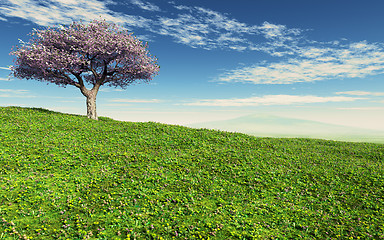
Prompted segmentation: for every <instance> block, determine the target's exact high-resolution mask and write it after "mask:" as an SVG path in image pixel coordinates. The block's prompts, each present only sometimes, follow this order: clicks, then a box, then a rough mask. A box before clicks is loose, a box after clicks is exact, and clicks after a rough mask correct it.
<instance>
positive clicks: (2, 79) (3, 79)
mask: <svg viewBox="0 0 384 240" xmlns="http://www.w3.org/2000/svg"><path fill="white" fill-rule="evenodd" d="M0 81H12V80H11V79H9V78H0Z"/></svg>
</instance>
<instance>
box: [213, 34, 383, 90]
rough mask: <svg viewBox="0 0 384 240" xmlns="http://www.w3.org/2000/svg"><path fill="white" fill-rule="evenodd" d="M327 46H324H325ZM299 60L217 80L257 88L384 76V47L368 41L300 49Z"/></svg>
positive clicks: (232, 72)
mask: <svg viewBox="0 0 384 240" xmlns="http://www.w3.org/2000/svg"><path fill="white" fill-rule="evenodd" d="M323 45H324V44H323ZM295 51H296V57H294V58H290V59H287V60H284V61H280V62H274V63H260V64H255V65H253V66H248V67H242V68H239V69H235V70H229V71H227V72H225V73H223V74H221V75H220V76H219V77H218V78H217V80H218V81H222V82H249V83H254V84H291V83H296V82H313V81H319V80H325V79H333V78H356V77H358V78H361V77H366V76H369V75H375V74H380V73H384V47H383V45H382V44H378V43H376V44H369V43H367V42H365V41H362V42H357V43H350V44H347V45H345V44H344V45H341V44H338V45H336V46H327V47H324V46H323V47H320V46H318V47H315V46H305V47H301V48H297V49H296V50H295Z"/></svg>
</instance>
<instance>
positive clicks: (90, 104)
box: [86, 91, 98, 120]
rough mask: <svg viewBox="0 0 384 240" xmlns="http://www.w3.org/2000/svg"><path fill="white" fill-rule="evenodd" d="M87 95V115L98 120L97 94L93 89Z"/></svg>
mask: <svg viewBox="0 0 384 240" xmlns="http://www.w3.org/2000/svg"><path fill="white" fill-rule="evenodd" d="M86 97H87V117H88V118H90V119H94V120H98V117H97V114H96V94H95V93H93V92H92V91H91V93H90V94H89V95H88V96H86Z"/></svg>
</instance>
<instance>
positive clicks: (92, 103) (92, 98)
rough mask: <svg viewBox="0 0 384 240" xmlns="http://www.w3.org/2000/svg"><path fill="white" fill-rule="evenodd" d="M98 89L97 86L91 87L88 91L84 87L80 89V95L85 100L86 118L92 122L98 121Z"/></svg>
mask: <svg viewBox="0 0 384 240" xmlns="http://www.w3.org/2000/svg"><path fill="white" fill-rule="evenodd" d="M99 87H100V85H99V84H96V85H95V86H93V88H92V89H91V90H88V89H87V88H86V87H85V86H84V85H83V86H81V87H80V91H81V93H82V94H83V95H84V96H85V97H86V98H87V101H86V103H87V117H88V118H90V119H94V120H98V117H97V114H96V95H97V92H98V91H99Z"/></svg>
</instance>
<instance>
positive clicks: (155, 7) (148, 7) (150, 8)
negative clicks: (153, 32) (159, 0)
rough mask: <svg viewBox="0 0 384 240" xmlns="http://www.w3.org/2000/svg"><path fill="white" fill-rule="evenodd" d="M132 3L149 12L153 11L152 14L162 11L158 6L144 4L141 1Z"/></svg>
mask: <svg viewBox="0 0 384 240" xmlns="http://www.w3.org/2000/svg"><path fill="white" fill-rule="evenodd" d="M131 3H132V4H134V5H136V6H138V7H139V8H141V9H144V10H147V11H151V12H156V11H161V10H160V8H159V7H158V6H156V5H155V4H152V3H150V2H144V1H140V0H131Z"/></svg>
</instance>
